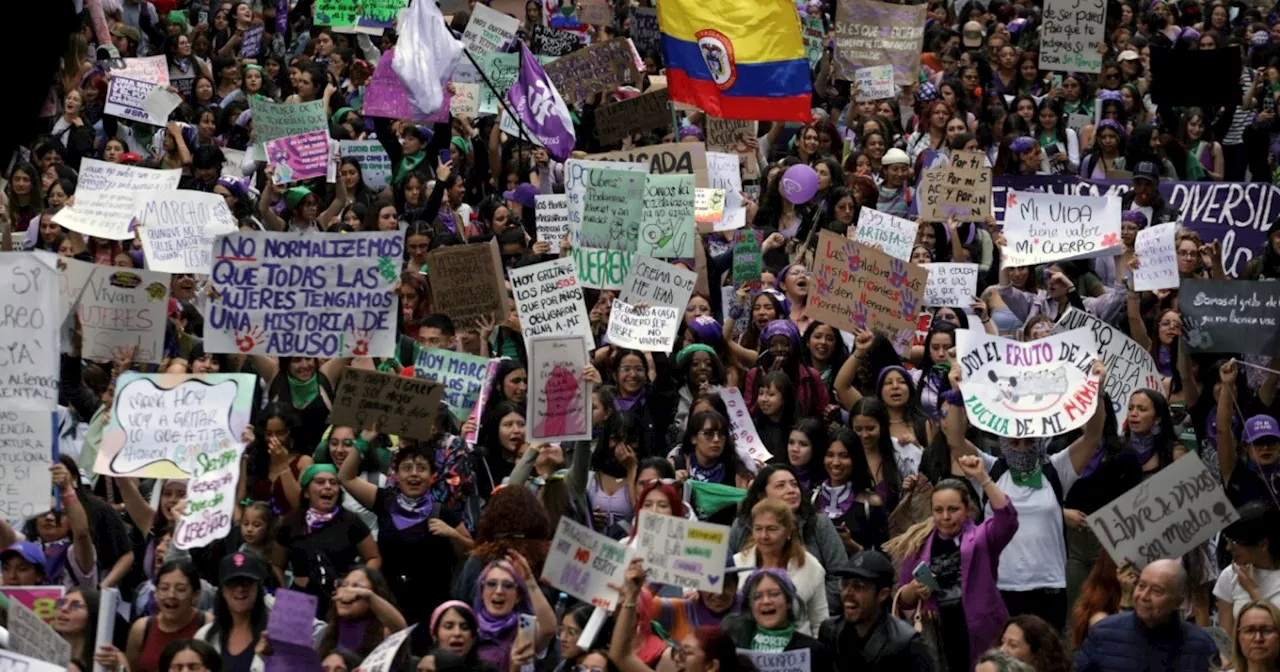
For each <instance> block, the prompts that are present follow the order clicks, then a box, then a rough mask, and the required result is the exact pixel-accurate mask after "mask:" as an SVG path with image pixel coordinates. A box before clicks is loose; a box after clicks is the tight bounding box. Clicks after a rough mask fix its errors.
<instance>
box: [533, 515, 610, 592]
mask: <svg viewBox="0 0 1280 672" xmlns="http://www.w3.org/2000/svg"><path fill="white" fill-rule="evenodd" d="M626 571H627V547H626V546H625V545H623V544H620V543H618V542H616V541H614V540H612V539H610V538H609V537H606V536H604V535H603V534H600V533H598V532H593V531H592V530H590V529H587V528H586V527H583V526H582V525H579V524H578V523H575V522H574V521H573V519H572V518H571V517H570V516H561V517H560V524H559V526H557V527H556V536H555V538H554V539H552V540H551V549H550V550H548V551H547V560H546V562H544V563H543V564H542V582H543V583H546V584H548V585H550V586H552V587H553V588H559V589H560V590H563V591H564V592H565V593H567V594H569V595H572V596H573V597H576V598H578V599H579V600H582V601H583V602H589V603H591V604H593V605H595V606H597V607H600V608H601V609H604V610H606V611H607V610H610V609H613V607H614V605H615V604H617V602H618V591H616V590H614V589H612V588H610V587H609V586H610V585H615V586H621V585H622V580H623V575H624V574H625V573H626Z"/></svg>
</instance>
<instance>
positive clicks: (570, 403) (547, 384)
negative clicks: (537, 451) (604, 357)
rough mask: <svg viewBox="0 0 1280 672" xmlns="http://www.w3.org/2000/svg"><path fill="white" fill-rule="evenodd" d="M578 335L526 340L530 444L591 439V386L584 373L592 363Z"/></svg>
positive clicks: (526, 425) (583, 342)
mask: <svg viewBox="0 0 1280 672" xmlns="http://www.w3.org/2000/svg"><path fill="white" fill-rule="evenodd" d="M590 342H591V341H587V340H584V339H582V338H580V337H577V336H541V337H538V338H532V339H527V340H526V341H525V345H526V347H527V348H528V350H529V392H528V394H527V395H525V403H526V405H527V410H526V415H525V417H527V418H528V419H529V421H528V422H527V423H526V424H525V433H526V436H527V437H528V440H529V443H530V444H536V443H556V442H560V441H590V440H591V385H590V384H589V383H587V382H586V380H584V379H583V371H584V370H585V369H586V366H587V364H588V363H589V362H590V361H591V359H590V357H589V355H588V354H587V344H588V343H590Z"/></svg>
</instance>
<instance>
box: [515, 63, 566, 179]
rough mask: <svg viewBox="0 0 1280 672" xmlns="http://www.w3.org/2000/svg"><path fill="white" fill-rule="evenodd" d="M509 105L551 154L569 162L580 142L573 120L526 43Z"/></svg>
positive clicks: (559, 159) (558, 159)
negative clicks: (574, 129) (576, 142)
mask: <svg viewBox="0 0 1280 672" xmlns="http://www.w3.org/2000/svg"><path fill="white" fill-rule="evenodd" d="M507 102H508V103H510V104H511V107H512V109H513V110H514V111H515V114H516V116H517V117H519V118H520V121H521V122H522V123H523V124H524V127H525V129H526V130H528V132H529V133H530V134H531V135H533V136H534V137H536V138H537V139H538V141H539V142H541V143H542V145H543V146H544V147H546V148H547V153H548V154H550V155H551V156H554V157H555V158H556V160H557V161H567V160H568V159H569V155H570V153H571V152H573V143H574V142H575V141H576V137H575V136H574V132H573V118H572V117H570V116H569V108H568V106H566V105H565V104H564V99H563V98H561V97H560V92H559V91H556V86H555V84H552V83H551V78H549V77H547V73H546V71H544V70H543V69H542V66H541V65H539V64H538V59H536V58H534V56H533V54H532V53H530V52H529V47H528V46H527V45H525V43H524V42H521V43H520V74H519V75H517V76H516V81H515V83H514V84H512V85H511V89H510V90H509V91H507Z"/></svg>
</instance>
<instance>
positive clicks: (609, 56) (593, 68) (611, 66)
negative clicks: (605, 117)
mask: <svg viewBox="0 0 1280 672" xmlns="http://www.w3.org/2000/svg"><path fill="white" fill-rule="evenodd" d="M635 67H636V65H635V61H634V60H632V58H631V45H630V44H628V43H627V41H626V40H625V39H622V38H617V39H613V40H609V41H608V42H599V43H596V44H593V45H591V46H590V47H587V48H586V49H580V50H578V51H575V52H573V53H571V54H569V55H567V56H561V57H560V58H557V59H556V60H554V61H552V62H550V63H547V64H546V65H544V66H543V70H545V71H546V73H547V77H550V78H551V83H552V84H554V85H555V87H556V91H559V92H560V96H561V97H562V98H564V102H565V104H566V105H576V104H578V103H582V102H585V101H586V100H587V99H588V98H590V97H591V96H593V95H595V94H597V93H600V92H602V91H613V90H614V89H616V88H618V87H619V86H623V85H625V84H630V83H631V81H632V76H633V74H634V72H635Z"/></svg>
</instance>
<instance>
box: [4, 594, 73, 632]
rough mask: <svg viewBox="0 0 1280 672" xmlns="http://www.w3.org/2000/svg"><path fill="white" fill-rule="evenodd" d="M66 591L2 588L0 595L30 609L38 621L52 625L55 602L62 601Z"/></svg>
mask: <svg viewBox="0 0 1280 672" xmlns="http://www.w3.org/2000/svg"><path fill="white" fill-rule="evenodd" d="M66 592H67V589H66V588H63V587H62V586H4V587H0V593H4V594H5V597H8V598H9V599H10V600H12V601H14V602H17V603H18V604H21V605H22V606H24V607H26V608H28V609H30V610H31V611H32V613H34V614H35V615H36V616H39V617H40V620H42V621H44V622H45V623H48V624H49V625H53V617H54V615H55V613H56V612H57V604H56V603H57V601H58V600H60V599H62V597H63V596H64V595H65V594H66Z"/></svg>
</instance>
